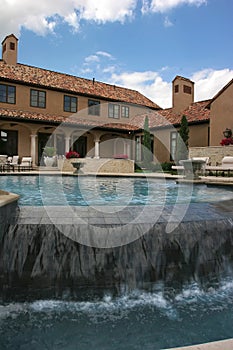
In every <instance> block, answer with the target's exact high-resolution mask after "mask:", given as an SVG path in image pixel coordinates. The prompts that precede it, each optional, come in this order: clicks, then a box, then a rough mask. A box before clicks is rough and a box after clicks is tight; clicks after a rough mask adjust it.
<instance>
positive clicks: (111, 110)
mask: <svg viewBox="0 0 233 350" xmlns="http://www.w3.org/2000/svg"><path fill="white" fill-rule="evenodd" d="M108 116H109V118H116V119H118V118H119V117H120V106H119V105H115V104H113V103H109V105H108Z"/></svg>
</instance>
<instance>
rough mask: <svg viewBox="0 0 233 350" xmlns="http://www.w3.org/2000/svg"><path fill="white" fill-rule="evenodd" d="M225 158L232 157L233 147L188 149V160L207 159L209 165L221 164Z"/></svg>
mask: <svg viewBox="0 0 233 350" xmlns="http://www.w3.org/2000/svg"><path fill="white" fill-rule="evenodd" d="M225 156H233V146H211V147H190V148H189V158H193V157H209V158H210V163H211V165H216V164H217V163H221V162H222V158H223V157H225Z"/></svg>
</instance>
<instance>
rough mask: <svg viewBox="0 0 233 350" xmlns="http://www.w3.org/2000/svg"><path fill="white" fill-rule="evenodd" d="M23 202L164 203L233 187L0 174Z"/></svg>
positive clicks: (202, 198) (226, 195)
mask: <svg viewBox="0 0 233 350" xmlns="http://www.w3.org/2000/svg"><path fill="white" fill-rule="evenodd" d="M0 188H1V189H4V190H6V191H10V192H13V193H16V194H19V195H20V200H19V205H21V206H42V205H72V206H87V205H146V204H150V205H157V204H158V205H163V204H174V203H188V202H192V203H194V202H211V201H216V200H227V199H232V198H233V192H232V189H231V188H223V187H212V186H211V187H207V186H206V185H195V186H191V185H185V184H179V185H177V184H176V182H175V181H172V180H168V181H165V180H157V179H142V178H141V179H138V178H102V177H99V178H96V177H79V178H78V177H74V176H64V177H61V176H44V175H43V176H0Z"/></svg>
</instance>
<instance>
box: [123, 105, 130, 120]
mask: <svg viewBox="0 0 233 350" xmlns="http://www.w3.org/2000/svg"><path fill="white" fill-rule="evenodd" d="M121 116H122V117H123V118H129V107H127V106H121Z"/></svg>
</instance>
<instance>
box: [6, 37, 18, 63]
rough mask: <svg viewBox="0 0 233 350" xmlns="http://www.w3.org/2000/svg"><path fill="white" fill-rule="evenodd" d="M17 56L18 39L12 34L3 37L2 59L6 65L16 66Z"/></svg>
mask: <svg viewBox="0 0 233 350" xmlns="http://www.w3.org/2000/svg"><path fill="white" fill-rule="evenodd" d="M17 56H18V39H17V38H16V36H14V34H10V35H8V36H6V37H5V39H4V40H3V42H2V59H3V61H4V62H5V63H6V64H11V65H14V66H15V65H16V64H17V58H18V57H17Z"/></svg>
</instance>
